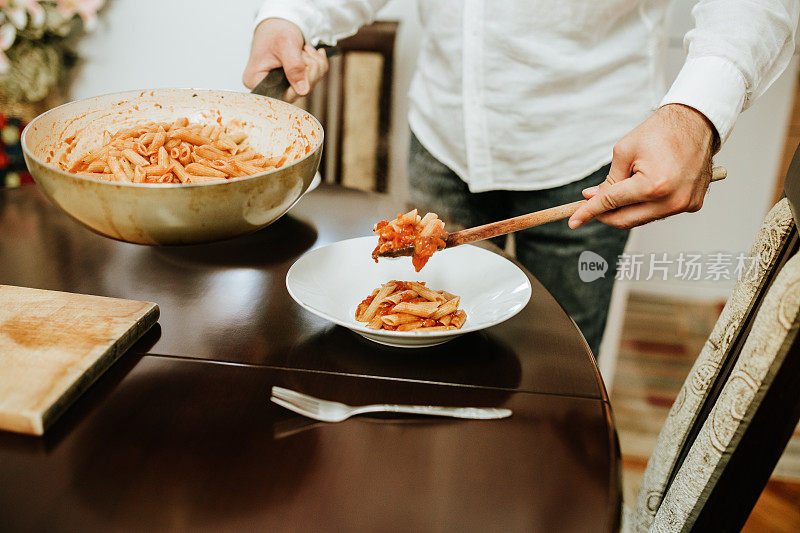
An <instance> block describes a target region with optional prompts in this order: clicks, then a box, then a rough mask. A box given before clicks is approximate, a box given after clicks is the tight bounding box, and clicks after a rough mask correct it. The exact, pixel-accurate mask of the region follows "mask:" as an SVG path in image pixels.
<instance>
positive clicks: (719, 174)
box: [378, 167, 728, 257]
mask: <svg viewBox="0 0 800 533" xmlns="http://www.w3.org/2000/svg"><path fill="white" fill-rule="evenodd" d="M727 176H728V171H727V170H725V167H714V168H713V169H712V170H711V182H712V183H713V182H715V181H719V180H724V179H725V178H726V177H727ZM586 202H587V200H579V201H577V202H572V203H569V204H564V205H559V206H556V207H551V208H549V209H542V210H541V211H536V212H534V213H528V214H527V215H520V216H518V217H514V218H508V219H506V220H498V221H497V222H492V223H491V224H484V225H483V226H475V227H474V228H467V229H463V230H461V231H456V232H453V233H451V234H450V236H449V237H447V239H445V243H446V244H447V248H452V247H453V246H458V245H460V244H466V243H469V242H475V241H482V240H485V239H491V238H492V237H499V236H500V235H505V234H507V233H513V232H515V231H520V230H523V229H528V228H532V227H534V226H541V225H542V224H547V223H548V222H555V221H556V220H563V219H565V218H569V217H571V216H572V214H573V213H575V211H577V210H578V208H579V207H580V206H582V205H583V204H585V203H586ZM413 253H414V247H413V246H404V247H403V248H398V249H396V250H388V251H386V252H383V253H381V254H378V256H379V257H403V256H409V255H412V254H413Z"/></svg>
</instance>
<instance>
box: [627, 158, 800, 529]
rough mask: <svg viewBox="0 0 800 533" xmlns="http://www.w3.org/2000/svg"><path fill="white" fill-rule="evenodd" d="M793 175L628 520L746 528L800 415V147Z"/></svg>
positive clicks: (630, 525) (676, 407) (639, 524)
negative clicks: (798, 210) (797, 214)
mask: <svg viewBox="0 0 800 533" xmlns="http://www.w3.org/2000/svg"><path fill="white" fill-rule="evenodd" d="M793 169H794V173H793ZM786 184H787V198H784V199H782V200H781V201H780V202H778V203H777V204H776V205H775V207H773V209H772V210H771V211H770V213H769V214H768V215H767V218H766V220H765V222H764V225H763V226H762V228H761V230H760V231H759V233H758V236H757V238H756V241H755V243H754V244H753V247H752V248H751V251H750V257H752V258H754V259H755V263H754V264H753V265H752V266H753V268H754V271H753V272H751V275H749V276H745V277H744V278H743V279H740V280H739V281H738V282H737V284H736V286H735V287H734V290H733V293H732V294H731V297H730V299H729V300H728V302H727V304H726V305H725V308H724V309H723V311H722V314H721V315H720V317H719V320H718V321H717V323H716V325H715V327H714V329H713V331H712V333H711V335H710V336H709V338H708V340H707V341H706V344H705V346H704V347H703V349H702V351H701V353H700V355H699V357H698V358H697V360H696V361H695V364H694V366H693V367H692V369H691V371H690V373H689V376H688V377H687V379H686V381H685V382H684V384H683V387H682V388H681V391H680V393H679V394H678V397H677V398H676V400H675V403H674V404H673V406H672V408H671V410H670V413H669V415H668V418H667V421H666V423H665V425H664V427H663V428H662V430H661V433H660V434H659V438H658V441H657V443H656V448H655V451H654V452H653V455H652V456H651V458H650V461H649V462H648V465H647V469H646V471H645V475H644V478H643V480H642V486H641V489H640V491H639V495H638V498H637V501H636V506H635V509H634V511H633V514H632V515H631V517H630V520H628V521H627V522H626V524H625V529H626V530H629V531H648V530H657V531H690V530H703V528H704V527H711V526H712V525H713V527H714V528H713V530H719V531H725V530H736V529H738V528H740V527H741V526H742V525H743V524H744V522H745V521H746V519H747V517H748V515H749V514H750V511H751V510H752V508H753V506H754V505H755V502H756V500H757V499H758V496H759V494H760V493H761V491H762V490H763V488H764V486H765V485H766V482H767V480H768V479H769V475H770V474H771V472H772V470H773V469H774V467H775V464H776V463H777V461H778V458H779V457H780V454H781V453H782V451H783V449H784V448H785V447H786V443H787V442H788V440H789V438H790V436H791V434H792V431H793V430H794V428H795V426H796V425H797V422H798V418H800V384H798V376H800V372H797V368H798V366H800V343H799V342H798V339H797V335H796V334H797V330H798V310H799V309H800V257H795V253H796V251H797V249H798V237H797V225H796V223H795V218H794V216H793V211H794V209H793V207H792V200H793V199H797V200H800V197H798V196H800V195H794V194H791V195H790V194H789V189H790V188H791V187H792V186H794V185H800V151H798V152H797V153H796V154H795V159H794V161H793V164H792V168H790V171H789V174H788V176H787V181H786ZM798 192H800V188H799V189H798ZM797 205H800V203H798V204H797ZM792 368H795V373H794V375H792V371H791V369H792ZM792 382H793V385H792ZM792 387H794V388H792Z"/></svg>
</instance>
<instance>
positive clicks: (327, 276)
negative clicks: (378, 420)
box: [286, 237, 531, 348]
mask: <svg viewBox="0 0 800 533" xmlns="http://www.w3.org/2000/svg"><path fill="white" fill-rule="evenodd" d="M376 244H377V238H376V237H361V238H358V239H350V240H347V241H340V242H336V243H333V244H330V245H328V246H325V247H323V248H317V249H316V250H311V251H310V252H308V253H306V254H305V255H303V256H302V257H301V258H300V259H298V260H297V261H296V262H295V263H294V265H292V268H290V269H289V272H288V273H287V274H286V288H287V289H288V290H289V294H290V295H291V296H292V298H294V300H295V301H296V302H297V303H298V304H300V305H301V306H303V307H304V308H305V309H308V310H309V311H311V312H312V313H314V314H315V315H317V316H320V317H322V318H325V319H327V320H330V321H331V322H333V323H335V324H339V325H341V326H344V327H346V328H349V329H351V330H353V331H355V332H356V333H358V334H359V335H361V336H363V337H366V338H367V339H370V340H372V341H375V342H378V343H380V344H386V345H388V346H397V347H401V348H417V347H423V346H435V345H436V344H441V343H443V342H446V341H449V340H451V339H454V338H455V337H457V336H459V335H463V334H464V333H468V332H470V331H477V330H480V329H484V328H488V327H489V326H494V325H495V324H499V323H500V322H503V321H504V320H508V319H509V318H511V317H512V316H514V315H516V314H517V313H519V312H520V311H521V310H522V309H523V308H524V307H525V305H526V304H527V303H528V300H529V299H530V297H531V284H530V282H529V281H528V277H527V276H526V275H525V274H524V273H523V272H522V270H520V269H519V267H517V266H516V265H515V264H514V263H512V262H511V261H509V260H508V259H505V258H504V257H502V256H500V255H497V254H495V253H492V252H490V251H488V250H484V249H483V248H478V247H477V246H470V245H462V246H458V247H455V248H451V249H447V250H443V251H441V252H436V253H435V254H433V257H431V259H430V261H428V264H427V265H425V268H423V269H422V271H421V272H414V267H413V266H412V265H411V258H409V257H402V258H398V259H381V260H380V262H379V263H375V262H374V261H373V260H372V256H371V254H372V250H373V248H375V245H376ZM393 279H395V280H401V281H425V282H427V286H428V287H430V288H432V289H436V290H442V289H443V290H446V291H448V292H451V293H453V294H456V295H458V296H461V303H460V305H459V308H460V309H463V310H464V311H466V313H467V320H466V322H465V323H464V326H463V327H462V328H461V329H457V330H451V331H431V332H424V331H385V330H374V329H370V328H368V327H366V324H365V323H363V322H357V321H356V319H355V312H356V307H358V304H359V303H360V302H361V301H362V300H363V299H364V298H366V297H367V296H369V294H370V293H371V292H372V291H373V290H374V289H375V288H377V287H378V286H379V285H381V284H383V283H386V282H387V281H389V280H393Z"/></svg>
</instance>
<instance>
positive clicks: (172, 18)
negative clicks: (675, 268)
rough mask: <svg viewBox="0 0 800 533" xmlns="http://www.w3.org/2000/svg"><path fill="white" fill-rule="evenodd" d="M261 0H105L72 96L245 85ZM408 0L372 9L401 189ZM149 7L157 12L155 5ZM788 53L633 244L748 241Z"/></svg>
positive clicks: (410, 19)
mask: <svg viewBox="0 0 800 533" xmlns="http://www.w3.org/2000/svg"><path fill="white" fill-rule="evenodd" d="M260 4H261V0H236V1H234V2H225V3H222V2H218V1H214V0H166V1H165V0H159V1H156V0H114V1H113V2H110V3H109V5H108V7H107V9H106V10H105V11H104V13H103V14H102V15H101V17H100V24H99V27H98V28H97V30H96V31H95V32H94V33H93V34H91V35H89V36H88V37H87V38H86V39H84V40H83V41H82V42H81V46H80V52H81V55H82V56H83V58H84V64H83V67H82V68H81V69H79V71H78V74H77V79H76V80H75V84H74V88H73V96H74V97H75V98H83V97H87V96H93V95H96V94H102V93H108V92H115V91H121V90H128V89H145V88H151V87H208V88H219V89H231V90H242V91H243V90H245V89H244V87H243V86H242V84H241V72H242V69H243V68H244V65H245V63H246V61H247V55H248V51H249V46H250V35H251V21H252V18H253V16H254V14H255V12H256V11H257V9H258V7H259V6H260ZM693 4H694V0H678V1H677V2H676V3H675V8H674V12H673V24H672V28H671V31H670V34H671V39H670V43H671V44H670V49H669V53H668V68H667V77H668V79H672V77H674V75H675V74H676V73H677V71H678V69H679V68H680V65H681V62H682V61H683V49H682V36H683V34H684V33H685V32H686V30H688V28H689V27H690V25H691V23H692V22H691V17H690V16H689V10H690V8H691V5H693ZM415 5H416V2H413V1H411V0H391V1H390V2H389V3H388V4H387V6H386V7H385V8H384V9H383V10H382V11H381V12H380V14H379V18H384V19H395V20H400V21H401V26H400V33H399V35H398V42H397V52H396V58H395V66H396V71H395V91H394V98H393V100H394V101H393V104H394V115H393V116H394V118H395V121H394V124H393V128H392V161H391V163H390V180H389V182H390V184H391V192H393V193H395V194H399V195H404V194H405V192H406V185H405V179H404V175H405V160H406V147H407V143H408V126H407V123H406V121H405V115H406V109H407V99H406V96H405V93H406V90H407V88H408V85H409V83H410V80H411V75H412V72H413V68H414V62H415V57H416V54H417V50H418V46H419V35H420V27H419V22H418V19H417V12H416V8H415V7H414V6H415ZM156 14H157V15H156ZM796 75H797V63H796V62H793V64H792V67H791V68H790V69H789V70H788V71H787V72H786V73H784V75H783V76H782V77H781V78H780V80H778V82H777V83H776V84H775V85H774V86H773V87H772V88H771V89H770V90H769V91H768V92H767V94H765V95H764V96H763V97H762V98H761V99H760V100H759V101H758V102H756V104H755V105H754V106H753V107H752V108H751V109H750V110H748V111H746V112H745V113H744V115H743V116H742V117H741V119H740V120H739V123H738V124H737V125H736V128H735V129H734V131H733V135H732V136H731V138H730V139H729V141H728V142H727V144H726V145H725V147H724V148H723V150H722V152H721V153H720V154H719V155H718V157H717V158H716V164H722V165H724V166H726V167H727V169H728V175H729V177H728V179H727V180H725V181H724V182H721V183H717V184H715V185H714V186H713V187H712V190H711V191H710V193H709V196H708V199H707V201H706V205H705V206H704V207H703V210H702V211H701V212H699V213H696V214H685V215H679V216H676V217H672V218H670V219H668V220H666V221H662V222H657V223H654V224H651V225H648V226H645V227H643V228H641V229H640V230H638V232H637V234H636V235H635V238H634V242H632V251H637V252H651V251H652V252H659V253H660V252H667V253H669V254H677V253H679V252H681V251H684V252H700V253H709V252H716V251H728V252H731V253H737V252H740V251H747V250H748V249H749V246H750V243H751V242H752V240H753V237H754V235H755V232H756V231H757V229H758V227H759V225H760V223H761V220H762V219H763V216H764V214H765V212H766V211H767V209H768V204H769V203H770V197H771V194H772V190H773V188H774V180H775V175H776V172H777V168H778V165H779V159H780V154H781V150H782V147H783V138H784V135H785V132H786V127H787V121H788V116H789V110H790V107H791V103H792V97H793V92H794V83H795V79H796ZM632 285H633V289H634V290H639V291H649V292H657V293H667V294H671V295H679V296H688V297H709V298H719V297H725V296H726V295H727V294H728V292H729V290H730V287H731V285H732V282H730V281H723V282H718V283H703V282H683V283H681V282H679V281H676V280H668V281H666V282H662V281H655V280H652V281H649V282H639V283H635V284H632Z"/></svg>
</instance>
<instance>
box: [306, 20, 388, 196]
mask: <svg viewBox="0 0 800 533" xmlns="http://www.w3.org/2000/svg"><path fill="white" fill-rule="evenodd" d="M397 28H398V23H397V22H395V21H385V20H384V21H375V22H373V23H372V24H370V25H368V26H364V27H363V28H361V29H360V30H359V31H358V33H356V34H355V35H353V36H352V37H348V38H346V39H342V40H340V41H339V42H338V43H337V44H336V46H338V47H339V49H340V50H341V56H338V57H333V58H331V60H330V61H329V63H330V71H329V73H328V76H327V78H326V79H325V80H324V81H322V82H320V84H318V85H317V87H315V89H314V91H313V92H312V95H311V97H310V98H309V101H308V105H307V107H308V109H309V111H311V113H313V114H314V115H315V116H316V117H317V119H319V121H320V122H321V123H322V126H323V128H324V129H325V145H324V148H323V160H322V162H321V164H320V172H321V173H322V176H323V178H324V179H325V181H326V182H329V183H338V184H341V185H345V186H349V187H356V188H360V189H366V190H373V191H377V192H386V190H387V185H388V184H387V173H388V168H389V132H390V128H391V109H392V87H393V84H394V82H393V80H394V76H393V73H394V46H395V40H396V36H397Z"/></svg>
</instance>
